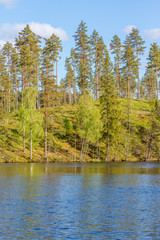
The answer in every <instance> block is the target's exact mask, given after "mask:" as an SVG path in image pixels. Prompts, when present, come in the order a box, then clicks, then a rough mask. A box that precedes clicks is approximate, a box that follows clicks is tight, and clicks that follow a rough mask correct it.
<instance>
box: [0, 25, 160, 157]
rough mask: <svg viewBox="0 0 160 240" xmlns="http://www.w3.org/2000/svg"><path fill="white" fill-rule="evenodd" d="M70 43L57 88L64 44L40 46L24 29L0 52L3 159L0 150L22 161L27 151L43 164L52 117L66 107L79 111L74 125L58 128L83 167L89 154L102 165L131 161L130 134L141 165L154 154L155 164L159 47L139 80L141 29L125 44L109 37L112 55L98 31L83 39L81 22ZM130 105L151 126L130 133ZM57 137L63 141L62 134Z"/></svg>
mask: <svg viewBox="0 0 160 240" xmlns="http://www.w3.org/2000/svg"><path fill="white" fill-rule="evenodd" d="M73 37H74V40H75V46H74V47H73V48H72V49H71V51H70V56H69V57H67V58H66V60H65V69H66V76H65V77H64V78H63V79H61V81H60V83H59V81H58V60H59V58H60V54H61V52H62V42H61V40H60V38H59V37H58V36H56V35H55V34H52V35H51V37H49V38H44V39H42V38H41V36H38V35H36V34H35V33H33V32H32V31H31V29H30V26H29V25H27V26H26V27H25V28H24V29H23V30H22V31H21V32H19V34H18V36H17V37H16V39H15V44H14V45H13V44H12V43H9V42H7V43H6V44H4V46H3V47H2V48H1V49H0V108H1V113H0V123H1V124H0V125H1V126H0V131H1V137H0V143H1V148H0V152H1V156H3V149H4V148H6V149H7V148H8V152H10V150H9V149H12V150H13V152H16V151H22V152H23V154H24V156H26V150H27V149H29V151H30V156H29V158H30V160H32V157H33V154H32V153H33V147H34V146H39V147H41V148H44V154H42V155H44V156H43V157H44V158H45V159H48V156H49V154H50V151H52V150H51V149H52V148H53V142H54V140H53V139H54V136H55V129H56V124H55V122H56V120H55V116H54V111H55V109H58V108H59V109H60V108H61V107H62V106H65V105H67V104H69V105H71V106H73V105H75V106H77V110H76V111H77V112H76V114H75V115H77V117H76V116H74V119H68V118H67V117H66V118H63V121H62V125H63V128H64V129H65V131H66V133H65V134H66V139H67V141H68V142H70V143H71V139H72V138H74V141H75V144H74V148H75V151H76V150H77V149H79V152H80V153H79V159H80V160H83V159H84V158H85V156H86V155H87V154H90V156H91V157H93V155H94V153H96V154H95V155H96V158H100V154H102V156H105V160H106V161H110V160H119V159H120V160H127V159H129V158H130V157H131V156H132V153H133V143H134V141H135V134H137V135H138V134H140V137H139V139H140V141H141V143H143V144H142V145H143V148H144V149H143V159H145V160H149V159H151V152H152V150H153V149H154V154H152V155H154V156H156V157H157V156H158V157H159V151H158V144H159V134H158V129H159V103H158V98H159V71H160V48H159V46H158V44H157V43H153V44H151V47H150V50H149V55H148V59H147V66H146V71H145V74H144V76H143V77H142V79H140V74H139V69H140V65H141V58H140V57H141V56H142V55H143V54H144V51H145V41H143V40H142V38H141V36H140V33H139V30H138V29H136V28H133V29H132V31H131V33H130V34H129V35H127V36H126V39H125V41H124V42H123V43H122V42H121V40H120V38H119V37H118V36H117V35H115V36H113V39H112V40H111V43H110V47H109V48H110V49H107V47H106V45H105V43H104V41H103V37H102V36H100V35H99V34H98V32H97V31H96V30H94V31H93V33H92V34H91V36H89V35H88V31H87V25H86V23H85V22H83V21H81V23H80V24H79V26H78V28H77V31H76V32H75V34H74V35H73ZM109 50H110V52H111V54H113V56H114V62H112V61H111V59H110V55H109ZM134 99H137V100H139V101H148V103H149V104H150V105H149V106H150V109H149V123H148V125H146V126H139V127H138V128H139V129H138V130H137V129H136V130H135V129H134V127H133V116H132V115H133V114H132V100H134ZM147 114H148V113H147ZM136 131H138V133H137V132H136ZM139 131H140V132H139ZM71 135H72V137H71ZM57 136H58V137H59V138H63V137H62V135H61V134H59V133H58V134H57ZM136 140H137V139H136ZM21 141H22V144H21ZM16 142H17V143H19V144H20V145H21V146H22V149H21V148H20V149H19V148H18V146H17V145H16ZM144 146H145V147H144ZM16 149H19V150H16ZM8 154H9V153H8ZM16 154H18V153H16ZM135 154H137V157H138V153H137V152H136V153H135ZM140 155H142V154H140ZM1 156H0V157H1ZM158 157H157V158H158ZM93 158H94V157H93ZM141 158H142V156H141Z"/></svg>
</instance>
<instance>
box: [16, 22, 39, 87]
mask: <svg viewBox="0 0 160 240" xmlns="http://www.w3.org/2000/svg"><path fill="white" fill-rule="evenodd" d="M39 43H40V39H39V37H38V36H37V35H36V34H35V33H33V32H32V31H31V29H30V27H29V25H27V26H26V27H25V28H24V29H23V30H22V31H21V32H19V35H18V38H16V47H17V49H18V51H19V55H20V67H21V75H22V89H23V91H24V90H25V88H26V87H28V86H37V82H38V77H37V71H38V69H37V68H38V67H37V66H38V61H39V56H40V55H39V54H40V50H41V49H40V46H39Z"/></svg>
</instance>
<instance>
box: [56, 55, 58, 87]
mask: <svg viewBox="0 0 160 240" xmlns="http://www.w3.org/2000/svg"><path fill="white" fill-rule="evenodd" d="M56 85H58V61H57V56H56Z"/></svg>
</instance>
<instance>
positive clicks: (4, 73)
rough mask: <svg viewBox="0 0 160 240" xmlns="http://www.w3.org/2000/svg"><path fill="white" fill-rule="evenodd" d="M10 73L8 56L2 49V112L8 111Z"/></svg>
mask: <svg viewBox="0 0 160 240" xmlns="http://www.w3.org/2000/svg"><path fill="white" fill-rule="evenodd" d="M8 92H9V90H8V75H7V67H6V58H5V56H4V55H3V53H2V50H0V101H1V103H0V109H1V112H8Z"/></svg>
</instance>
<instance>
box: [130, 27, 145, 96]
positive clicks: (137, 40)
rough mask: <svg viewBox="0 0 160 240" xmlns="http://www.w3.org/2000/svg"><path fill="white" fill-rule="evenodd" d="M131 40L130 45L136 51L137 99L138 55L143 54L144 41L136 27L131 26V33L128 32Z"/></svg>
mask: <svg viewBox="0 0 160 240" xmlns="http://www.w3.org/2000/svg"><path fill="white" fill-rule="evenodd" d="M129 37H130V40H131V46H132V48H133V49H134V51H135V53H136V60H137V78H138V99H140V78H139V66H140V58H139V55H143V54H144V50H145V47H144V43H145V41H143V40H142V38H141V36H140V34H139V30H138V29H137V28H132V31H131V33H130V34H129Z"/></svg>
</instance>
